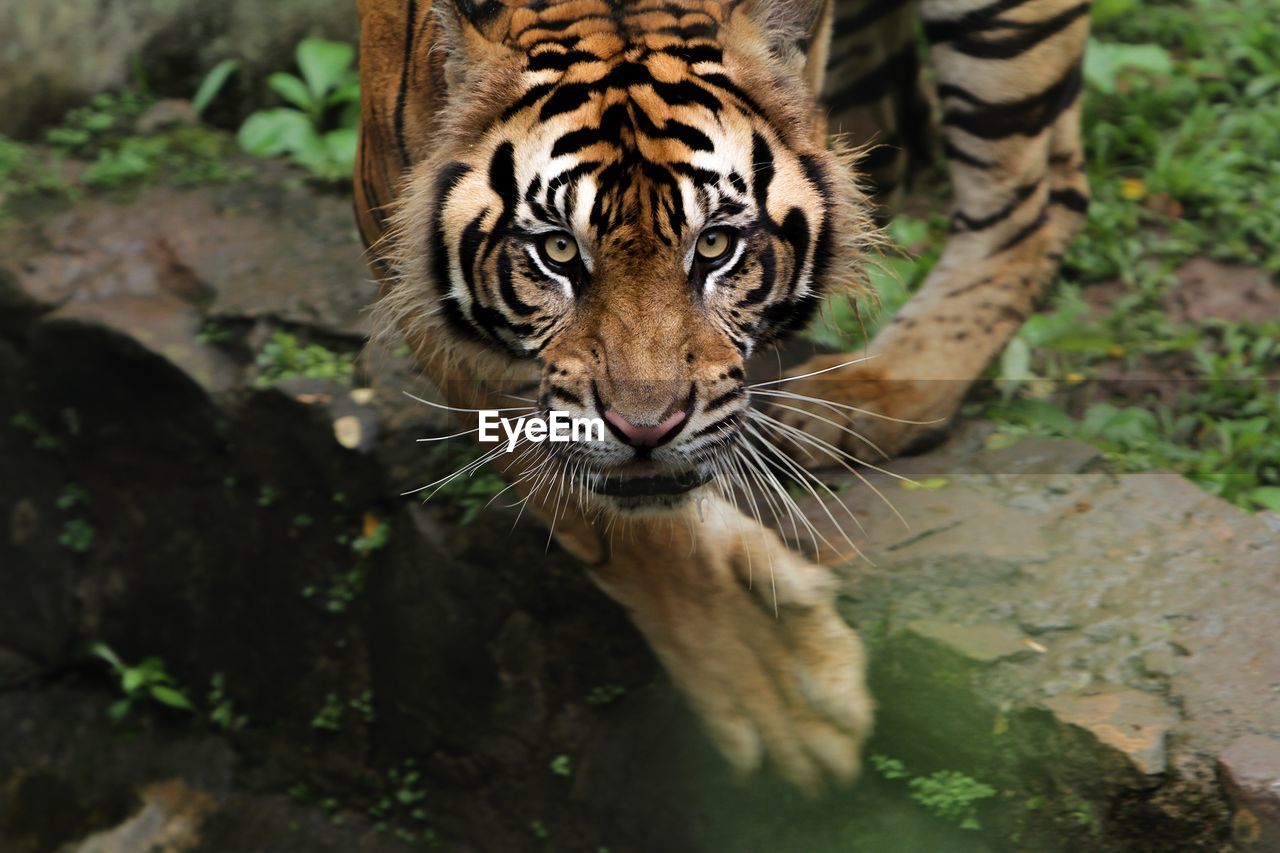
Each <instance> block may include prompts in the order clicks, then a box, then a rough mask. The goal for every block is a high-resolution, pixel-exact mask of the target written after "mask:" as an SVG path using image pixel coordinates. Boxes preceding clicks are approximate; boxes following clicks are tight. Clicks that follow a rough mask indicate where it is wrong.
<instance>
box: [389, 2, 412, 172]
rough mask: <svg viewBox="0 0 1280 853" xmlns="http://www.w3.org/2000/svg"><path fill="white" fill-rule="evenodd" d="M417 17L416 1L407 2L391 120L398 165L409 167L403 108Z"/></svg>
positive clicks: (406, 93) (407, 89)
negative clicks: (398, 85) (398, 86)
mask: <svg viewBox="0 0 1280 853" xmlns="http://www.w3.org/2000/svg"><path fill="white" fill-rule="evenodd" d="M417 17H418V0H409V16H408V18H407V19H406V20H405V22H404V58H403V59H402V60H401V66H400V88H399V90H397V92H396V110H395V115H394V118H393V122H394V125H395V133H396V147H397V148H399V149H400V165H401V167H404V168H407V167H408V166H409V148H408V146H406V145H405V142H404V106H405V99H406V97H407V96H408V92H409V67H410V64H411V63H412V61H413V35H414V33H413V22H414V20H415V19H416V18H417Z"/></svg>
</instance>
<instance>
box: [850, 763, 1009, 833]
mask: <svg viewBox="0 0 1280 853" xmlns="http://www.w3.org/2000/svg"><path fill="white" fill-rule="evenodd" d="M871 766H872V767H874V768H875V769H876V771H877V772H879V773H880V775H881V776H883V777H884V778H885V779H888V780H890V781H898V780H903V779H905V780H906V781H907V788H908V789H909V790H910V791H911V799H913V800H915V801H916V802H918V803H919V804H920V805H922V806H924V807H925V808H926V809H927V810H928V811H929V812H930V813H931V814H933V815H935V816H936V817H939V818H942V819H943V820H947V821H950V822H952V823H954V824H956V825H957V826H959V827H960V828H961V829H974V830H977V829H982V824H981V823H980V822H979V820H978V810H977V805H976V804H977V803H978V802H979V801H980V800H985V799H988V798H990V797H994V796H995V794H996V790H995V788H992V787H991V786H990V785H986V784H984V783H982V782H979V781H978V780H976V779H974V778H973V777H971V776H967V775H965V774H964V773H960V772H958V771H956V770H939V771H937V772H936V773H933V774H930V775H929V776H914V775H913V774H912V773H911V771H909V770H908V769H907V767H906V765H905V764H903V763H902V762H901V761H899V760H898V759H896V758H889V757H888V756H884V755H872V756H871Z"/></svg>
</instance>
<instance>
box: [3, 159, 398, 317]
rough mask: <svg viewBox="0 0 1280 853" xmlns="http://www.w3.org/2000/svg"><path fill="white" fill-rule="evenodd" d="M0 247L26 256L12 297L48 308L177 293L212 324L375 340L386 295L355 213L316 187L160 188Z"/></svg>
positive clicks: (14, 257) (10, 238) (79, 213)
mask: <svg viewBox="0 0 1280 853" xmlns="http://www.w3.org/2000/svg"><path fill="white" fill-rule="evenodd" d="M0 239H4V242H6V243H12V244H13V246H14V250H13V252H12V253H11V254H9V255H8V256H7V258H8V262H9V263H12V264H13V265H14V267H16V268H17V273H16V281H15V282H14V283H13V284H11V285H9V287H10V289H16V290H17V292H18V294H20V297H21V298H22V299H25V300H26V301H27V303H29V304H31V305H32V306H38V307H39V308H40V309H42V310H49V309H52V308H54V307H57V306H59V305H62V304H64V303H67V302H93V301H98V300H102V299H107V298H113V297H124V296H131V297H157V296H160V295H165V296H169V297H173V298H175V299H179V300H182V301H184V302H186V303H188V304H191V305H193V306H198V307H200V308H201V309H202V310H203V311H204V313H205V315H206V316H207V317H209V318H210V319H212V320H219V321H253V320H258V319H263V318H265V319H271V320H275V321H280V322H285V323H291V324H296V325H305V326H308V327H311V328H314V329H317V330H319V331H321V332H324V333H328V334H331V335H342V336H348V337H352V338H363V337H364V336H365V335H366V334H367V332H368V317H367V314H366V313H365V308H366V307H367V305H368V303H369V300H370V299H371V298H372V297H373V295H374V290H373V285H372V284H370V283H369V281H368V278H369V277H368V271H367V270H366V268H365V265H364V262H363V261H362V259H361V248H360V242H359V238H358V237H357V236H356V234H355V231H354V229H353V227H352V225H351V210H350V205H349V204H347V203H345V202H343V201H341V200H340V199H337V198H333V197H329V196H324V195H319V194H317V193H315V192H314V191H312V190H308V189H306V188H284V187H281V186H275V185H272V184H269V183H263V184H261V185H259V186H256V187H252V188H246V187H241V186H235V185H232V186H208V187H199V188H196V189H191V190H172V189H165V188H149V189H145V190H143V191H141V192H140V193H139V194H138V195H137V197H136V198H135V199H134V200H133V201H132V202H130V203H127V204H124V205H120V204H115V203H111V202H106V201H91V202H86V203H84V204H81V205H78V206H77V207H76V208H75V209H74V210H72V211H69V212H67V213H65V214H63V215H61V216H58V217H55V218H54V219H53V220H52V221H51V222H48V223H46V224H45V225H44V226H43V227H41V228H37V229H36V233H34V234H32V233H29V229H21V230H17V231H11V232H10V233H9V234H8V235H7V237H6V238H0ZM2 289H3V284H2V283H0V292H2ZM2 298H3V297H0V299H2ZM10 298H11V299H14V300H16V299H18V298H19V296H13V297H10ZM28 313H32V309H28Z"/></svg>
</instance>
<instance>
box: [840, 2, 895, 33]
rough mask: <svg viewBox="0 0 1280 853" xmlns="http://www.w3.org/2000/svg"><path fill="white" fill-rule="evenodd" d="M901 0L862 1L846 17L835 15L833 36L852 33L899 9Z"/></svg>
mask: <svg viewBox="0 0 1280 853" xmlns="http://www.w3.org/2000/svg"><path fill="white" fill-rule="evenodd" d="M903 5H904V4H903V2H902V0H870V2H867V3H864V4H863V5H862V7H861V8H860V9H859V10H858V11H857V13H855V14H854V15H852V16H851V17H848V18H842V17H840V16H839V15H837V16H836V20H835V24H834V25H833V28H832V35H833V36H834V37H835V38H840V37H842V36H847V35H853V34H854V33H857V32H859V31H860V30H864V29H866V28H867V27H869V26H870V25H872V24H874V23H875V22H876V21H878V20H880V19H881V18H883V17H884V16H885V15H887V14H889V13H890V12H892V11H894V10H895V9H900V8H902V6H903Z"/></svg>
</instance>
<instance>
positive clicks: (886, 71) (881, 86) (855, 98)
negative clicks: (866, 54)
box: [827, 41, 920, 112]
mask: <svg viewBox="0 0 1280 853" xmlns="http://www.w3.org/2000/svg"><path fill="white" fill-rule="evenodd" d="M919 70H920V56H919V54H918V53H917V51H916V45H915V42H912V41H909V42H907V43H906V44H904V45H903V46H902V47H901V48H900V49H899V50H898V51H897V52H896V53H894V54H893V55H892V56H890V57H889V58H888V59H886V60H885V61H884V62H881V63H880V64H879V65H877V66H876V67H875V68H873V69H871V70H870V71H868V72H867V73H866V74H863V75H862V76H861V77H859V78H858V79H856V80H854V81H852V82H851V83H849V84H848V85H846V86H843V87H841V88H840V89H838V90H836V91H835V92H834V93H832V94H831V95H830V96H829V97H828V98H827V106H829V107H830V108H831V110H832V111H833V112H840V111H841V110H847V109H849V108H850V107H857V106H861V105H863V104H870V103H874V102H876V101H878V100H880V99H881V98H883V97H884V96H885V95H888V94H889V93H890V92H891V91H893V90H894V89H895V88H896V87H897V86H898V83H899V81H901V80H906V79H909V80H914V79H915V78H916V76H917V75H918V74H919Z"/></svg>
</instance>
